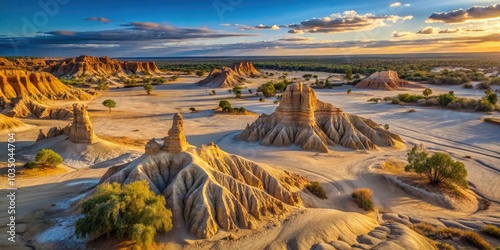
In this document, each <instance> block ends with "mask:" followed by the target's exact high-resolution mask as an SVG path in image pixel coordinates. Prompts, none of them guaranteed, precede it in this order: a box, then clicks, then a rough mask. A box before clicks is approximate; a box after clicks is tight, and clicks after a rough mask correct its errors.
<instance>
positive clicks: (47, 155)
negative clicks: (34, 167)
mask: <svg viewBox="0 0 500 250" xmlns="http://www.w3.org/2000/svg"><path fill="white" fill-rule="evenodd" d="M35 161H36V163H37V164H40V165H49V166H53V167H57V166H58V165H59V164H61V163H62V162H63V158H62V157H61V156H60V155H59V154H58V153H56V152H54V151H53V150H52V149H46V148H44V149H42V150H40V151H39V152H38V153H37V154H36V156H35Z"/></svg>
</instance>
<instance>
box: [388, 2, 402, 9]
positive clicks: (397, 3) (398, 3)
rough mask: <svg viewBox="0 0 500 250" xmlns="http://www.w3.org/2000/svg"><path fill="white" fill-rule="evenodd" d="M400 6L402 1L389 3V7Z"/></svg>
mask: <svg viewBox="0 0 500 250" xmlns="http://www.w3.org/2000/svg"><path fill="white" fill-rule="evenodd" d="M399 6H401V3H400V2H395V3H392V4H391V5H389V7H391V8H397V7H399Z"/></svg>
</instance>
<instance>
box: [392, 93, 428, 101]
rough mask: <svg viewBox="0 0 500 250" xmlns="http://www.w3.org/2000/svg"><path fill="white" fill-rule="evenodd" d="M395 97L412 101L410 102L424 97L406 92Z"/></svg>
mask: <svg viewBox="0 0 500 250" xmlns="http://www.w3.org/2000/svg"><path fill="white" fill-rule="evenodd" d="M397 97H398V99H399V100H400V101H402V102H412V103H415V102H418V100H420V99H424V98H425V97H424V96H423V95H413V94H408V93H404V94H399V95H398V96H397Z"/></svg>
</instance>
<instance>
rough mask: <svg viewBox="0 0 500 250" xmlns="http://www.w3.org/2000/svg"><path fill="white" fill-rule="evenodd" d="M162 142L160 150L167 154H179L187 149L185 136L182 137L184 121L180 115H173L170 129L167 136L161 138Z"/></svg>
mask: <svg viewBox="0 0 500 250" xmlns="http://www.w3.org/2000/svg"><path fill="white" fill-rule="evenodd" d="M163 141H164V142H165V143H164V144H163V147H162V150H164V151H167V152H169V153H179V152H182V151H184V150H186V149H187V148H188V147H189V144H188V143H187V142H186V136H185V135H184V120H183V118H182V115H181V114H180V113H176V114H175V115H174V120H173V121H172V127H171V128H170V130H168V136H167V137H165V138H163Z"/></svg>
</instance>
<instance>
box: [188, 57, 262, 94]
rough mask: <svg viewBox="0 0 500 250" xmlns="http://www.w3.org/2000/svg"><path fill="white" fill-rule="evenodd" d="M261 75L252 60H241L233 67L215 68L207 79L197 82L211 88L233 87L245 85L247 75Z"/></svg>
mask: <svg viewBox="0 0 500 250" xmlns="http://www.w3.org/2000/svg"><path fill="white" fill-rule="evenodd" d="M260 75H261V74H260V72H259V71H258V70H256V69H255V67H254V66H253V64H252V63H251V62H239V63H234V64H233V65H231V67H222V68H221V69H213V70H212V71H211V72H210V74H208V76H207V77H206V78H205V79H203V80H201V81H199V82H198V83H197V84H198V85H200V86H205V87H211V88H232V87H235V86H240V85H244V84H245V83H244V81H245V77H259V76H260Z"/></svg>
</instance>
